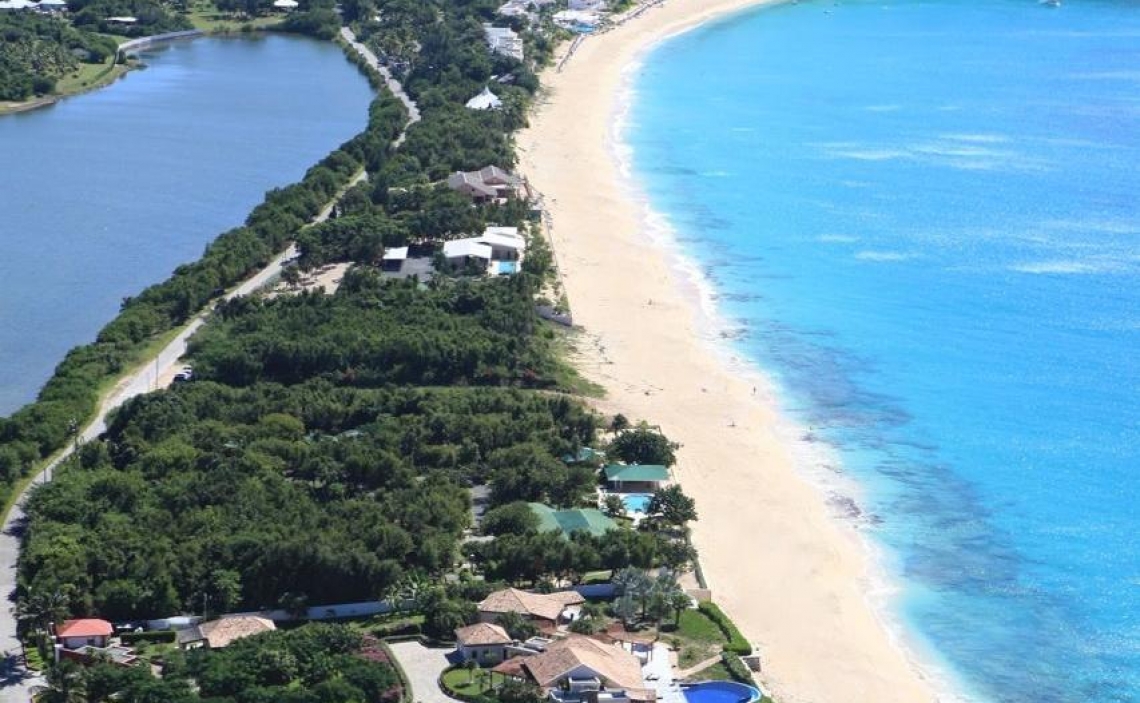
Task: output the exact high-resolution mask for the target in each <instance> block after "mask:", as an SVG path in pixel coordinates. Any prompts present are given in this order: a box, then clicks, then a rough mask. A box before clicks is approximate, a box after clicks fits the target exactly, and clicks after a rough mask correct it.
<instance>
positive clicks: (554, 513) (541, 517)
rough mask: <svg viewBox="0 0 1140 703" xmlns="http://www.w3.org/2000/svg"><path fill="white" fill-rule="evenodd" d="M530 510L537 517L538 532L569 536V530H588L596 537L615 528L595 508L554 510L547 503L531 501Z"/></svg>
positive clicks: (613, 524)
mask: <svg viewBox="0 0 1140 703" xmlns="http://www.w3.org/2000/svg"><path fill="white" fill-rule="evenodd" d="M530 509H531V511H532V512H533V513H534V514H535V515H536V516H537V517H538V531H539V532H554V531H555V530H557V531H559V532H561V533H562V534H563V536H569V535H570V533H571V532H589V533H590V534H591V535H593V536H595V537H598V536H600V535H602V534H603V533H605V532H608V531H610V530H615V529H617V526H618V525H617V523H616V522H614V521H613V520H611V519H610V518H608V517H606V515H605V514H604V513H602V512H601V511H600V510H597V509H595V508H572V509H568V510H555V509H554V508H552V507H550V506H549V505H544V504H542V503H531V504H530Z"/></svg>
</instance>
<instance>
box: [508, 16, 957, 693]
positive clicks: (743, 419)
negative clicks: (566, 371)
mask: <svg viewBox="0 0 1140 703" xmlns="http://www.w3.org/2000/svg"><path fill="white" fill-rule="evenodd" d="M756 4H760V3H759V2H757V1H756V0H668V1H667V2H666V3H665V4H663V5H661V6H658V7H654V8H652V9H650V10H648V11H647V12H645V13H643V14H642V15H641V16H640V17H638V18H637V19H636V20H634V21H631V22H628V23H625V24H623V25H622V26H620V27H618V28H616V29H614V30H613V31H610V32H607V33H605V34H603V35H599V36H595V37H590V38H589V39H587V40H586V41H585V42H583V43H582V44H581V47H580V48H579V49H578V50H577V52H576V53H575V54H574V56H573V57H572V59H571V60H570V61H568V62H567V63H566V65H565V67H564V70H563V71H561V72H557V71H555V70H553V69H551V70H549V71H547V73H546V75H545V76H544V77H543V81H544V85H545V86H546V87H547V89H548V92H549V95H547V96H546V98H545V100H544V101H543V102H542V104H540V105H539V107H538V108H537V110H536V114H534V115H533V116H532V118H531V127H530V128H529V129H527V130H526V131H524V132H523V133H521V134H520V135H519V138H518V144H519V147H520V154H521V164H520V166H521V169H520V170H521V171H522V172H523V173H524V174H525V175H526V176H527V177H528V178H529V179H530V181H531V183H532V185H533V186H535V188H536V189H537V190H538V191H539V192H541V193H542V194H543V196H544V197H545V200H546V205H547V208H548V210H549V212H550V215H551V222H552V231H551V236H552V240H553V244H554V247H555V250H556V256H557V259H558V264H559V266H560V269H561V272H562V275H563V279H564V284H565V287H566V292H567V295H568V297H569V300H570V304H571V307H572V310H573V314H574V320H575V323H577V324H579V325H581V326H582V327H583V328H584V330H585V331H584V333H583V336H582V342H581V344H580V345H579V349H578V356H579V359H578V363H579V366H580V369H581V370H582V372H583V373H584V374H585V375H586V376H588V377H589V378H591V379H592V380H594V381H596V382H598V383H600V384H602V385H603V386H605V388H606V389H607V391H608V394H607V397H606V398H605V399H604V400H602V401H599V402H598V405H599V409H601V410H602V411H603V412H610V413H612V412H621V413H624V414H625V415H626V416H628V417H630V418H631V419H633V420H640V419H647V420H649V421H650V422H652V423H654V424H659V425H660V426H661V428H662V429H663V431H664V432H665V433H666V434H667V435H668V436H669V437H670V438H672V439H673V440H675V441H678V442H680V443H681V444H682V445H683V447H682V449H681V451H680V452H679V464H678V467H677V469H676V476H677V478H678V479H679V480H680V482H681V483H682V485H683V486H684V489H685V491H686V492H687V493H689V494H690V495H692V496H694V497H695V498H696V500H697V507H698V511H699V513H700V520H699V523H698V524H697V525H696V527H695V529H694V541H695V543H696V546H697V547H698V549H699V550H700V554H701V563H702V566H703V568H704V572H705V575H706V577H707V579H708V582H709V586H710V588H711V589H712V592H713V595H714V598H715V599H716V601H717V602H718V603H720V604H721V605H722V607H724V608H725V609H726V610H727V611H728V612H729V613H730V615H731V616H732V617H733V618H734V619H735V620H736V622H737V623H738V625H739V626H740V627H741V629H742V630H743V632H744V634H745V635H746V636H747V637H748V638H749V639H750V640H751V641H753V642H754V643H755V644H756V645H757V646H758V651H759V653H760V654H761V656H762V661H763V672H762V674H761V680H762V682H763V683H764V685H765V686H766V687H767V688H768V689H769V690H770V691H771V692H772V693H773V694H774V695H775V696H776V697H777V698H778V700H779V701H781V702H785V703H786V702H800V701H811V702H813V703H825V702H826V703H831V702H836V703H838V702H840V701H842V702H847V701H850V702H852V703H859V702H864V701H865V702H867V703H886V702H887V701H899V702H906V703H919V702H921V701H931V700H935V699H936V697H937V694H936V692H935V686H934V683H933V681H932V680H931V679H930V678H929V677H924V675H923V673H922V672H921V671H920V670H919V668H918V667H917V666H916V665H915V664H914V662H912V661H911V660H910V659H909V658H908V656H907V655H906V653H905V652H904V649H903V648H902V647H900V646H898V644H897V643H896V642H895V641H894V639H893V637H892V634H891V629H890V628H888V626H887V625H886V623H884V622H883V620H882V619H881V617H880V616H879V615H878V614H877V609H876V607H875V606H874V605H873V603H874V602H875V601H874V599H873V598H872V595H871V592H872V589H873V588H874V587H875V581H876V579H874V578H872V573H873V563H874V562H873V559H871V557H870V553H869V551H868V549H867V547H866V546H865V545H864V543H863V540H862V537H861V535H860V533H859V530H858V527H857V526H856V525H855V524H854V523H853V522H852V521H849V520H848V521H845V520H842V519H840V517H839V516H838V515H837V510H836V509H835V508H833V507H830V506H829V504H828V500H827V495H826V493H825V492H824V491H823V490H821V488H820V487H819V486H818V485H816V484H814V483H813V482H811V481H809V480H808V478H807V473H806V472H805V471H802V470H800V467H801V465H802V463H803V462H804V460H803V459H802V458H797V457H802V455H803V452H804V451H805V450H810V449H811V446H810V445H808V443H806V442H803V441H802V440H799V438H798V435H797V434H796V430H794V428H793V429H790V425H789V423H788V422H787V421H786V420H784V419H782V418H781V417H780V415H779V412H778V406H777V402H776V400H775V398H774V395H773V393H772V390H771V387H770V385H769V384H768V383H767V382H766V381H765V379H764V378H763V377H761V376H759V375H758V374H757V373H756V372H755V371H754V370H753V369H751V368H750V367H748V366H746V365H745V364H743V363H742V362H740V361H738V360H735V359H733V358H732V357H731V354H730V352H729V351H727V350H726V349H725V348H724V346H723V345H721V344H718V332H717V327H716V321H715V320H714V319H712V318H711V317H710V315H709V312H708V311H707V310H703V309H702V307H703V306H702V304H701V300H702V295H701V291H700V287H699V285H698V282H697V281H696V279H694V278H693V277H692V276H689V275H687V274H686V273H685V272H684V269H683V267H682V266H680V265H679V261H678V259H677V258H676V257H675V256H674V255H672V254H671V253H670V250H669V248H668V247H667V246H660V245H659V242H656V241H655V240H654V239H653V238H652V237H651V235H650V232H651V229H652V228H651V227H650V226H649V225H648V223H647V219H646V214H647V213H646V212H645V208H644V205H643V204H642V202H643V201H642V200H641V199H640V198H639V195H638V193H637V191H636V188H635V184H632V183H630V182H628V179H627V178H626V177H625V176H623V174H622V169H621V167H620V164H619V159H618V156H617V154H618V153H619V152H618V150H617V149H615V144H614V139H615V124H617V123H618V121H619V115H620V111H621V107H622V105H621V103H622V94H623V87H624V86H625V83H626V79H627V78H628V76H629V71H630V70H636V65H637V63H638V61H639V60H640V57H641V56H642V55H643V54H644V52H645V51H646V49H647V48H649V47H651V46H652V45H653V44H654V43H655V42H657V41H660V40H661V39H663V38H665V37H667V36H669V35H671V34H675V33H677V32H680V31H683V30H685V29H688V28H691V27H693V26H696V25H697V24H700V23H702V22H704V21H707V20H709V19H711V18H713V17H715V16H719V15H722V14H725V13H728V12H731V11H734V10H738V9H741V8H744V7H746V6H750V5H756ZM631 67H632V69H631Z"/></svg>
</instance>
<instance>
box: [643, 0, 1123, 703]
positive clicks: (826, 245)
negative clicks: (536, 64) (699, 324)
mask: <svg viewBox="0 0 1140 703" xmlns="http://www.w3.org/2000/svg"><path fill="white" fill-rule="evenodd" d="M635 90H636V92H637V99H636V100H635V102H634V106H633V109H632V112H631V115H630V118H629V119H630V122H629V128H628V130H627V135H626V136H627V140H628V142H629V143H630V145H631V146H632V148H633V154H634V157H633V160H634V166H635V170H636V172H637V175H638V177H639V179H640V180H641V181H642V182H643V184H644V185H645V187H646V189H647V190H648V194H649V196H650V200H651V202H652V203H653V205H654V206H655V208H657V209H658V210H659V211H660V212H662V213H663V214H664V215H665V216H666V217H667V219H668V221H669V222H670V224H671V225H672V226H673V227H674V229H675V230H676V234H677V237H678V239H679V240H680V241H681V242H682V243H683V244H684V246H685V250H686V251H687V252H689V253H691V254H692V255H694V256H695V257H696V258H697V259H698V261H699V263H700V265H701V266H702V268H703V269H704V270H705V271H706V272H707V274H708V276H709V278H710V280H711V282H712V283H713V285H714V287H715V290H716V291H717V296H718V300H719V305H720V308H721V310H722V312H724V313H725V314H726V315H727V316H729V317H730V318H732V320H733V321H735V322H739V323H740V325H741V328H742V330H743V332H742V335H741V337H740V338H739V339H738V340H737V341H736V344H737V345H738V348H739V349H741V350H743V351H744V352H746V353H747V354H748V355H749V356H751V357H752V358H754V359H756V360H757V361H758V362H759V363H760V365H761V366H762V367H764V368H765V369H767V370H769V371H770V372H771V373H772V375H773V376H774V378H775V379H776V380H777V382H778V383H779V385H780V387H781V390H782V397H783V399H784V402H785V405H786V406H787V408H788V410H789V411H790V412H791V413H792V414H793V415H794V416H795V417H797V418H798V419H800V420H801V421H802V422H804V423H805V424H807V425H810V426H811V428H812V433H813V435H814V436H815V437H817V438H820V439H822V440H825V441H827V442H828V443H830V444H831V445H833V446H834V447H835V448H837V449H838V451H839V455H840V456H841V457H842V461H843V467H842V468H843V469H844V470H845V471H847V472H849V473H850V474H852V475H853V476H855V477H856V478H857V479H858V480H859V482H860V483H861V484H863V485H864V486H865V487H866V488H867V496H866V498H865V504H864V505H862V506H861V508H862V509H863V511H864V513H865V514H866V515H867V516H868V517H869V518H870V520H868V522H870V523H872V524H873V527H871V528H869V529H872V530H873V534H874V535H875V537H876V538H877V539H878V541H879V542H880V543H882V544H883V545H884V546H885V547H886V548H887V552H888V555H889V557H890V559H889V567H890V568H891V569H892V570H893V571H894V572H895V575H896V576H897V577H898V579H899V580H900V582H901V583H902V585H903V586H904V592H903V596H902V598H901V601H900V602H899V603H898V604H897V605H898V608H897V609H898V611H899V612H898V615H899V616H900V618H901V619H902V621H903V622H904V623H905V626H906V627H907V629H908V631H909V633H910V635H911V637H912V638H913V639H914V640H915V641H917V643H918V645H919V647H920V649H922V650H923V652H922V654H923V655H924V656H926V657H928V658H934V659H937V663H939V664H941V665H943V666H945V667H946V668H948V669H949V670H950V671H951V673H952V675H953V676H954V678H955V679H956V681H955V686H956V688H957V690H958V692H959V693H964V694H967V695H970V696H971V697H975V698H977V699H980V700H995V701H1045V702H1049V701H1057V702H1062V701H1135V700H1140V540H1138V539H1137V534H1140V532H1138V528H1140V510H1138V508H1137V506H1138V503H1140V501H1138V498H1140V393H1138V391H1140V281H1138V275H1140V203H1138V200H1137V193H1140V169H1138V168H1137V164H1140V6H1138V5H1136V4H1135V3H1126V2H1117V1H1108V0H1106V1H1103V2H1086V3H1078V2H1075V1H1074V2H1065V3H1064V5H1063V7H1061V8H1057V9H1051V8H1048V7H1045V6H1042V5H1039V4H1038V3H1036V2H1033V1H1032V0H1029V1H1025V2H1006V1H1000V0H979V1H977V2H970V3H966V2H951V1H949V0H930V1H926V2H898V1H897V0H888V1H887V2H882V1H879V2H843V3H835V4H833V3H813V2H803V3H800V4H797V5H785V6H780V7H775V8H768V9H763V10H760V11H756V12H752V13H748V14H745V15H741V16H737V17H735V18H731V19H730V20H728V21H723V22H720V23H717V24H714V25H711V26H707V27H705V28H702V29H699V30H697V31H694V32H691V33H689V34H686V35H683V36H681V37H679V38H676V39H673V40H671V41H669V42H667V43H665V44H663V45H662V46H661V47H659V48H658V49H657V50H656V51H655V52H654V53H652V54H651V55H650V56H649V58H648V59H647V62H646V64H645V66H644V67H643V69H642V71H641V73H640V74H639V76H638V77H637V79H636V81H635Z"/></svg>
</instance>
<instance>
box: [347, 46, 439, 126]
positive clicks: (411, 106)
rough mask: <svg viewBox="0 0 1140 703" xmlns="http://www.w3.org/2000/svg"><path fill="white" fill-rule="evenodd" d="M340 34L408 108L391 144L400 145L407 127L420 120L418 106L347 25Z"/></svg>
mask: <svg viewBox="0 0 1140 703" xmlns="http://www.w3.org/2000/svg"><path fill="white" fill-rule="evenodd" d="M340 36H341V37H343V38H344V40H345V41H346V42H348V45H349V46H351V47H352V48H353V49H356V53H358V54H360V55H361V56H363V57H364V60H365V61H366V62H368V65H369V66H371V67H372V68H373V69H375V70H376V72H377V73H379V74H380V75H381V76H383V77H384V83H385V85H387V86H388V90H390V91H392V94H393V95H395V96H396V97H397V98H399V99H400V102H402V103H404V107H406V108H407V109H408V122H407V124H405V125H404V129H403V131H401V132H400V136H398V137H396V141H394V142H392V146H394V147H398V146H400V145H401V144H403V143H404V137H405V136H407V134H408V127H411V126H412V125H414V124H415V123H417V122H419V121H420V108H419V106H418V105H416V101H415V100H412V99H411V98H409V97H408V94H407V93H405V92H404V86H402V85H400V81H398V80H396V79H395V78H393V77H392V72H391V71H389V70H388V67H387V66H381V65H380V59H378V58H376V54H374V53H372V50H371V49H369V48H368V47H367V46H365V45H364V44H362V43H360V42H358V41H356V34H355V33H354V32H353V31H352V30H351V29H349V28H348V27H341V28H340Z"/></svg>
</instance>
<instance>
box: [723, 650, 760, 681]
mask: <svg viewBox="0 0 1140 703" xmlns="http://www.w3.org/2000/svg"><path fill="white" fill-rule="evenodd" d="M720 660H721V663H722V664H724V668H725V670H726V671H728V675H729V676H731V677H732V679H733V680H734V681H739V682H740V683H744V684H748V685H749V686H755V685H756V679H754V678H752V671H751V670H750V669H749V668H748V667H747V666H745V664H744V662H743V661H741V659H740V655H739V654H733V653H732V652H722V653H721V655H720Z"/></svg>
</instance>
